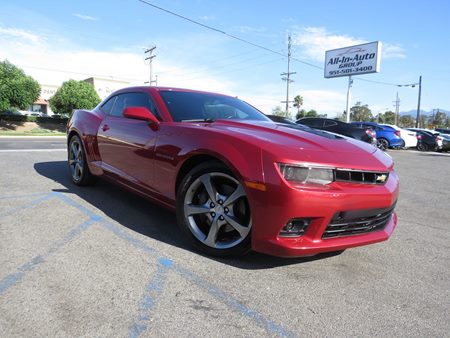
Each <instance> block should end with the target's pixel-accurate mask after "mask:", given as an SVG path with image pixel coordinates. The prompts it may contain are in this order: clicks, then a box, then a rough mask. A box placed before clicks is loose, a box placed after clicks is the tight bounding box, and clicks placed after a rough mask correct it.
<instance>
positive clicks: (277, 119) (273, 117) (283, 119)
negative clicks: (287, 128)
mask: <svg viewBox="0 0 450 338" xmlns="http://www.w3.org/2000/svg"><path fill="white" fill-rule="evenodd" d="M266 116H267V117H268V118H269V119H271V120H272V121H273V122H276V123H283V124H295V122H294V121H292V120H291V119H289V118H287V117H283V116H279V115H266Z"/></svg>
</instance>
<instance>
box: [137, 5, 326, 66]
mask: <svg viewBox="0 0 450 338" xmlns="http://www.w3.org/2000/svg"><path fill="white" fill-rule="evenodd" d="M138 1H139V2H142V3H143V4H146V5H148V6H150V7H153V8H156V9H158V10H160V11H163V12H166V13H168V14H170V15H173V16H176V17H178V18H180V19H183V20H186V21H189V22H190V23H193V24H195V25H198V26H201V27H203V28H206V29H209V30H212V31H214V32H216V33H221V34H223V35H226V36H228V37H230V38H232V39H235V40H238V41H240V42H243V43H246V44H248V45H251V46H254V47H257V48H260V49H263V50H266V51H268V52H271V53H274V54H278V55H281V56H283V57H287V55H285V54H283V53H281V52H278V51H276V50H273V49H270V48H268V47H265V46H263V45H259V44H257V43H254V42H251V41H248V40H246V39H243V38H240V37H238V36H235V35H232V34H229V33H227V32H225V31H223V30H220V29H218V28H215V27H212V26H209V25H205V24H203V23H201V22H198V21H196V20H194V19H191V18H188V17H186V16H184V15H181V14H178V13H175V12H172V11H170V10H168V9H165V8H162V7H160V6H157V5H155V4H152V3H150V2H148V1H146V0H138ZM292 60H295V61H297V62H300V63H303V64H305V65H308V66H311V67H314V68H318V69H322V70H323V68H322V67H320V66H317V65H314V64H312V63H309V62H306V61H303V60H300V59H297V58H292Z"/></svg>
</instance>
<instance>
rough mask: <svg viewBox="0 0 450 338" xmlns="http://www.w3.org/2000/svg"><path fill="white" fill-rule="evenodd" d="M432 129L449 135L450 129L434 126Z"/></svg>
mask: <svg viewBox="0 0 450 338" xmlns="http://www.w3.org/2000/svg"><path fill="white" fill-rule="evenodd" d="M434 131H436V132H438V133H441V134H446V135H450V129H448V128H436V129H435V130H434Z"/></svg>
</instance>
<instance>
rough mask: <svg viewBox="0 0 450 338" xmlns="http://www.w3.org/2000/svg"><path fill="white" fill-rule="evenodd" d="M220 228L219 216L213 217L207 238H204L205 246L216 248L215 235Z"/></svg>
mask: <svg viewBox="0 0 450 338" xmlns="http://www.w3.org/2000/svg"><path fill="white" fill-rule="evenodd" d="M220 226H221V225H220V224H219V216H216V217H214V219H213V221H212V222H211V227H210V228H209V232H208V236H206V238H205V244H206V245H209V246H211V247H215V246H216V243H217V234H218V233H219V229H220Z"/></svg>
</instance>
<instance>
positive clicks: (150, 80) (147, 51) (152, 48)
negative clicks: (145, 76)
mask: <svg viewBox="0 0 450 338" xmlns="http://www.w3.org/2000/svg"><path fill="white" fill-rule="evenodd" d="M155 49H156V46H153V47H151V48H148V49H146V50H145V52H144V54H147V53H149V56H148V57H146V58H145V60H146V61H147V60H149V63H148V64H149V66H150V77H149V81H148V82H144V83H148V85H149V86H151V85H152V83H153V82H154V81H153V76H152V61H153V58H155V57H156V55H153V51H154V50H155Z"/></svg>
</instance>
